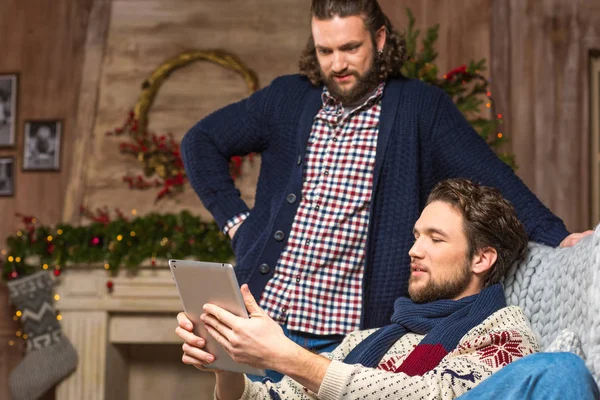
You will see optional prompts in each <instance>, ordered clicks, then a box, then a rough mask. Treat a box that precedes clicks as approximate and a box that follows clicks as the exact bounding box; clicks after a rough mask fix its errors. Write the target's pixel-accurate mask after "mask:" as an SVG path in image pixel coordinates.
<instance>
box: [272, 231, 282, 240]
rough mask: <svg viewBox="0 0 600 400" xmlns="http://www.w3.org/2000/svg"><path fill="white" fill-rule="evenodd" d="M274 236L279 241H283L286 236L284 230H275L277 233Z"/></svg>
mask: <svg viewBox="0 0 600 400" xmlns="http://www.w3.org/2000/svg"><path fill="white" fill-rule="evenodd" d="M273 237H274V238H275V240H277V241H278V242H281V241H282V240H283V238H284V237H285V235H284V234H283V232H282V231H277V232H275V235H273Z"/></svg>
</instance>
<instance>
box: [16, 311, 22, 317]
mask: <svg viewBox="0 0 600 400" xmlns="http://www.w3.org/2000/svg"><path fill="white" fill-rule="evenodd" d="M15 315H16V316H17V317H20V316H21V315H23V313H22V312H21V311H17V312H16V313H15Z"/></svg>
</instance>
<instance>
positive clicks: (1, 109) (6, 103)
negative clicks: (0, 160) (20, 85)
mask: <svg viewBox="0 0 600 400" xmlns="http://www.w3.org/2000/svg"><path fill="white" fill-rule="evenodd" d="M16 114H17V75H16V74H0V147H12V146H14V145H15V125H16Z"/></svg>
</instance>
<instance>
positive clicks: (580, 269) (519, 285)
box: [504, 225, 600, 383]
mask: <svg viewBox="0 0 600 400" xmlns="http://www.w3.org/2000/svg"><path fill="white" fill-rule="evenodd" d="M504 292H505V295H506V301H507V302H508V303H509V304H513V305H518V306H520V307H521V308H522V309H523V310H524V312H525V315H526V316H527V317H528V318H529V320H530V321H531V325H532V327H533V331H534V332H535V333H536V335H537V336H538V339H539V340H540V343H541V345H542V348H543V349H548V347H549V346H550V344H551V343H552V342H553V341H555V340H556V339H557V336H558V335H559V334H560V333H561V332H565V330H568V331H570V332H572V333H573V334H574V336H576V337H577V338H578V339H579V341H580V342H581V351H578V353H579V354H580V355H581V356H582V357H583V358H584V360H585V361H586V365H587V366H588V368H589V369H590V371H591V372H592V374H593V375H594V377H595V379H596V382H597V383H600V225H599V226H598V227H596V229H595V231H594V234H593V235H591V236H587V237H585V238H583V239H582V240H580V242H579V243H578V244H577V245H576V246H574V247H571V248H552V247H547V246H543V245H540V244H536V243H529V248H528V252H527V255H526V256H525V258H524V260H523V261H521V262H520V263H518V264H515V265H513V267H512V268H511V269H510V270H509V272H508V274H507V275H506V277H505V279H504Z"/></svg>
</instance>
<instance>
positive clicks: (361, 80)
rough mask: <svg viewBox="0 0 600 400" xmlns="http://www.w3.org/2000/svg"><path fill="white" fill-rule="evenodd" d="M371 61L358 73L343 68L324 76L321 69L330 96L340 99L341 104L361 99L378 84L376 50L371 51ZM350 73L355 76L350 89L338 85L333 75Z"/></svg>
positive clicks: (352, 103)
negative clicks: (369, 64) (363, 71)
mask: <svg viewBox="0 0 600 400" xmlns="http://www.w3.org/2000/svg"><path fill="white" fill-rule="evenodd" d="M372 60H373V61H372V62H371V67H370V68H369V70H368V71H367V72H366V73H365V74H363V75H360V74H359V73H358V72H357V71H349V70H344V71H340V72H338V73H337V74H336V73H333V72H332V73H330V74H329V75H328V76H326V75H325V74H324V73H323V70H322V69H320V71H321V76H322V77H323V80H324V81H325V86H327V90H329V94H331V96H332V97H333V98H334V99H336V100H338V101H340V102H341V103H342V104H343V105H355V104H356V103H358V102H359V101H360V100H363V99H364V98H365V97H366V96H367V94H368V93H369V92H371V91H372V90H373V89H375V87H376V86H377V85H378V84H379V79H378V75H379V74H378V73H377V71H378V70H379V62H378V59H377V52H375V51H374V52H373V59H372ZM348 74H350V75H352V76H354V77H355V78H356V83H355V84H354V86H352V88H351V89H350V90H344V89H342V87H340V85H338V84H337V82H336V81H335V76H343V75H348Z"/></svg>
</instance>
